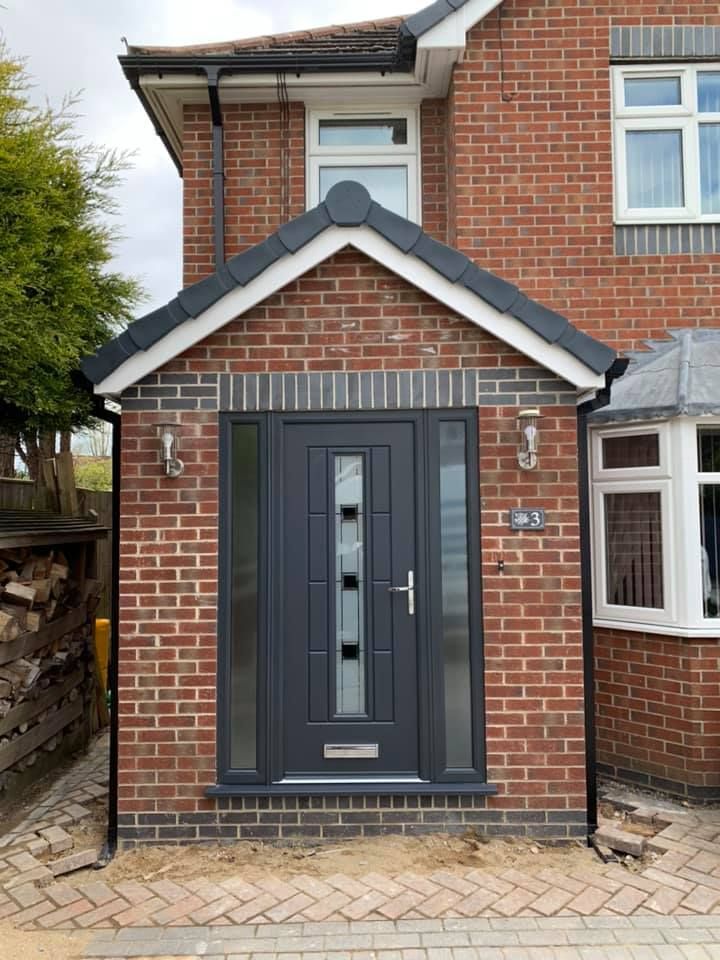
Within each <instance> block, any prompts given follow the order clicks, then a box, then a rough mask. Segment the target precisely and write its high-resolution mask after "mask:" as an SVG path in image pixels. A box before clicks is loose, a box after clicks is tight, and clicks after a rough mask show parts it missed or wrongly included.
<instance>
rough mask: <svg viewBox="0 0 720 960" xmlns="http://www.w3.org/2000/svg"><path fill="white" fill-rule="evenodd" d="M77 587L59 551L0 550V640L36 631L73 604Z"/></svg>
mask: <svg viewBox="0 0 720 960" xmlns="http://www.w3.org/2000/svg"><path fill="white" fill-rule="evenodd" d="M77 586H78V585H77V583H76V582H74V581H73V580H72V579H71V578H70V568H69V566H68V562H67V559H66V557H65V554H64V553H62V551H54V550H50V549H48V550H47V552H45V553H41V552H39V551H38V550H37V548H36V549H35V551H32V550H30V548H29V547H15V548H13V549H6V550H0V643H2V642H3V641H9V640H14V639H15V637H17V636H18V634H20V633H22V632H23V631H26V630H29V631H31V632H33V633H35V632H37V631H38V630H39V629H40V627H41V626H42V625H43V624H44V623H49V622H50V621H51V620H53V619H54V618H55V617H57V616H60V614H62V613H63V612H64V611H65V610H66V609H67V608H68V607H71V606H75V605H76V604H77V597H76V596H75V597H74V596H73V593H76V592H77Z"/></svg>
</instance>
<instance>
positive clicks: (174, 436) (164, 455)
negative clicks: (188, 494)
mask: <svg viewBox="0 0 720 960" xmlns="http://www.w3.org/2000/svg"><path fill="white" fill-rule="evenodd" d="M178 427H179V424H177V423H161V424H160V425H159V436H160V461H161V463H162V465H163V469H164V471H165V476H166V477H172V478H173V479H174V478H175V477H179V476H180V475H181V474H182V472H183V470H184V469H185V464H184V463H183V462H182V460H180V459H178V455H177V451H178V446H179V443H178Z"/></svg>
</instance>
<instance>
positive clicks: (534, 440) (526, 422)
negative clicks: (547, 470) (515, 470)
mask: <svg viewBox="0 0 720 960" xmlns="http://www.w3.org/2000/svg"><path fill="white" fill-rule="evenodd" d="M539 419H540V411H539V410H538V409H537V407H533V408H531V409H530V410H521V411H520V412H519V413H518V415H517V422H518V429H519V430H520V449H519V450H518V455H517V459H518V464H519V465H520V467H521V469H523V470H534V469H535V467H536V466H537V465H538V454H537V449H538V425H537V423H538V420H539Z"/></svg>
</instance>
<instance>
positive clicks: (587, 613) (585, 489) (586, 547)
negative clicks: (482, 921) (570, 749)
mask: <svg viewBox="0 0 720 960" xmlns="http://www.w3.org/2000/svg"><path fill="white" fill-rule="evenodd" d="M588 406H590V404H582V406H580V407H578V413H577V421H578V422H577V431H578V437H577V444H578V486H579V493H580V574H581V577H580V582H581V609H582V645H583V687H584V690H585V781H586V791H587V828H588V839H589V838H590V837H591V836H592V835H593V833H595V831H596V830H597V828H598V819H597V776H596V773H595V766H596V762H597V746H596V738H595V663H594V657H595V645H594V642H593V621H592V557H591V552H590V475H589V472H588V429H587V416H588V413H589V410H588V409H587V408H588Z"/></svg>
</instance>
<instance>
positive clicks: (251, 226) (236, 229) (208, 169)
mask: <svg viewBox="0 0 720 960" xmlns="http://www.w3.org/2000/svg"><path fill="white" fill-rule="evenodd" d="M184 124H185V128H184V129H185V136H184V143H183V221H184V248H183V249H184V282H185V284H186V285H187V284H190V283H194V282H195V281H196V280H200V279H202V278H203V277H205V276H207V275H208V274H209V273H212V272H213V270H214V269H215V264H214V254H213V228H212V149H211V148H212V125H211V121H210V108H209V107H208V106H193V107H185V114H184ZM223 138H224V151H223V152H224V159H225V258H226V259H229V258H230V257H232V256H234V255H235V254H236V253H240V252H241V251H242V250H245V249H246V248H247V247H250V246H252V245H253V244H254V243H260V242H261V241H262V240H264V239H265V238H266V237H267V236H268V235H269V234H271V233H272V232H273V231H274V230H276V229H277V228H278V227H279V226H280V224H282V223H285V222H286V221H287V220H290V219H292V218H293V217H297V216H299V214H301V213H302V212H303V210H304V209H305V109H304V107H303V105H302V104H300V103H291V104H290V118H289V123H288V128H287V131H286V132H283V127H282V124H281V115H280V108H279V106H278V104H277V103H250V104H228V105H224V106H223ZM284 157H285V159H284V160H283V158H284Z"/></svg>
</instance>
